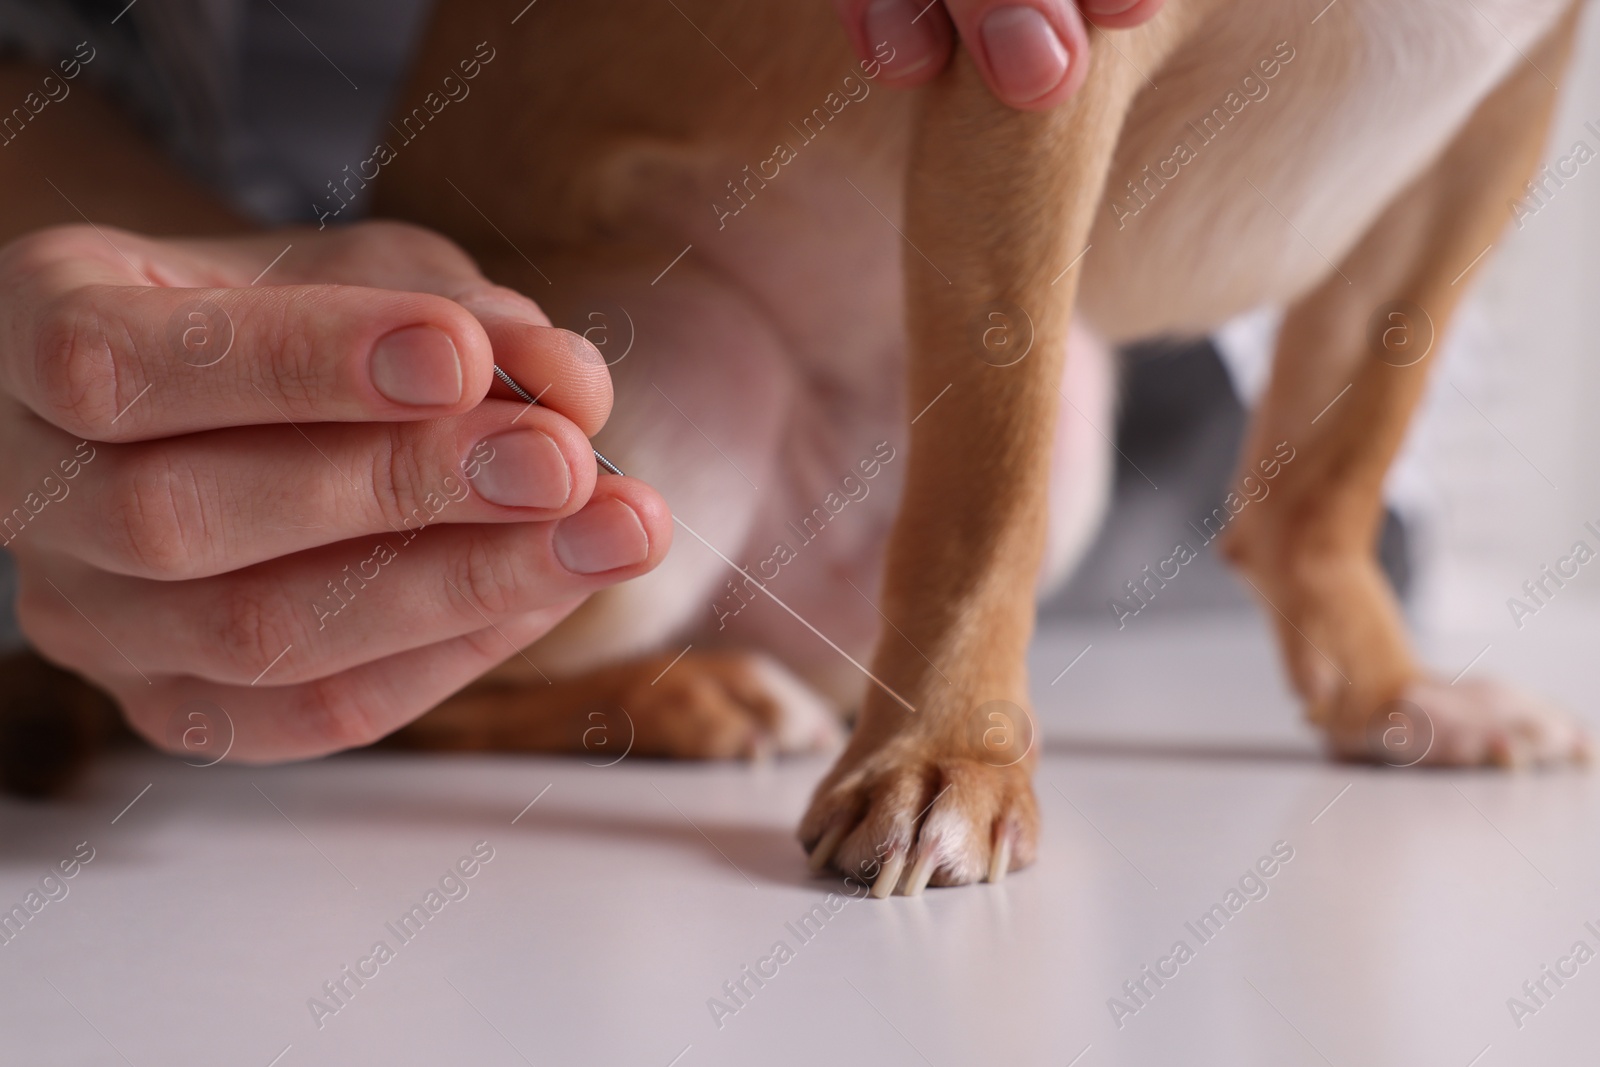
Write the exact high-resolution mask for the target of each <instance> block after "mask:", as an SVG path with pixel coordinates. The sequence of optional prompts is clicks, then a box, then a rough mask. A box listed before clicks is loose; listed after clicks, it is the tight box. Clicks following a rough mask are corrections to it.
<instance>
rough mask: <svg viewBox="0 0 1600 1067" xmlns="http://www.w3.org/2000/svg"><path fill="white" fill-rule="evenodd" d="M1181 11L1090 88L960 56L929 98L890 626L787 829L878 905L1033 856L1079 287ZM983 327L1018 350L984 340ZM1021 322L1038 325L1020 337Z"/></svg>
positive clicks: (909, 235)
mask: <svg viewBox="0 0 1600 1067" xmlns="http://www.w3.org/2000/svg"><path fill="white" fill-rule="evenodd" d="M1177 18H1178V12H1177V10H1176V9H1169V11H1168V12H1167V13H1166V14H1165V15H1164V16H1163V17H1162V18H1160V19H1157V20H1156V22H1154V23H1151V24H1150V25H1149V26H1147V27H1145V28H1144V29H1143V30H1141V31H1138V32H1135V33H1129V34H1125V35H1121V36H1120V37H1119V40H1118V45H1119V47H1120V49H1121V52H1122V53H1123V55H1120V56H1119V54H1118V53H1117V52H1116V51H1113V50H1112V49H1110V48H1109V47H1106V48H1104V50H1102V48H1101V44H1100V43H1097V44H1096V45H1095V47H1094V49H1093V50H1092V53H1091V54H1090V55H1089V56H1086V57H1085V60H1086V61H1088V62H1090V63H1091V67H1090V70H1089V71H1088V73H1087V79H1086V82H1085V84H1084V87H1083V89H1082V90H1081V91H1080V92H1079V93H1078V95H1077V96H1076V97H1075V98H1074V99H1073V100H1072V101H1071V102H1070V103H1069V104H1066V105H1064V106H1062V107H1060V108H1058V109H1054V110H1051V111H1046V112H1040V113H1019V112H1013V111H1010V110H1008V109H1007V108H1005V107H1004V106H1002V105H1000V104H999V103H997V102H996V101H994V100H993V98H992V97H991V96H990V94H989V93H988V91H987V90H986V89H985V88H984V86H983V83H982V81H981V79H980V78H979V76H978V73H977V70H976V68H975V67H974V65H973V63H972V61H971V59H970V57H968V56H967V55H966V54H965V53H960V54H958V56H957V58H956V60H955V62H954V64H953V66H952V68H951V69H950V70H949V71H947V72H946V73H945V74H944V75H943V76H942V77H941V79H940V80H939V81H937V82H935V83H934V85H933V86H932V87H931V88H930V89H929V90H927V91H926V95H925V96H924V98H923V100H922V101H921V108H920V112H919V117H918V120H917V127H916V134H915V138H914V142H913V151H912V159H911V166H910V173H909V179H908V182H909V184H908V189H907V203H906V217H905V236H906V244H907V247H906V249H905V250H904V256H903V262H904V264H905V275H906V289H907V298H908V299H907V331H908V338H909V341H910V347H909V365H910V397H909V403H908V405H907V410H908V411H911V412H918V411H923V409H924V408H926V407H927V405H928V404H929V403H930V402H931V401H933V400H934V399H935V398H936V397H938V396H940V395H941V394H942V393H943V392H945V391H946V390H948V392H949V395H948V396H946V397H945V398H944V399H943V400H942V401H940V402H939V403H938V404H936V405H935V406H934V407H932V408H931V409H929V410H927V412H926V413H925V414H924V415H923V416H922V417H920V418H919V419H918V420H917V421H915V422H914V424H913V425H912V427H911V456H910V460H909V467H908V470H907V484H906V489H905V495H904V497H903V503H902V505H901V509H900V513H899V516H898V519H897V522H896V525H895V528H894V532H893V535H892V538H891V540H890V545H889V556H888V561H887V570H886V574H885V580H884V588H883V597H882V608H883V611H884V613H885V614H886V615H887V617H888V618H889V619H890V620H891V621H892V623H893V630H892V631H885V633H884V635H883V637H882V639H881V641H880V644H879V647H878V652H877V655H876V657H875V658H874V660H873V668H872V675H873V684H872V685H870V686H869V688H868V690H867V696H866V700H865V702H864V704H863V708H862V712H861V716H860V719H859V720H858V723H857V726H856V730H855V734H854V736H853V737H852V738H851V741H850V745H849V747H848V748H847V749H846V751H845V753H844V755H843V756H842V757H841V758H840V760H839V763H838V764H837V765H836V766H835V767H834V768H833V770H832V771H831V772H830V773H829V774H828V776H827V777H826V778H825V779H824V780H823V782H822V783H821V784H820V785H819V786H818V788H817V791H816V795H815V796H814V798H813V800H812V802H811V807H810V810H809V811H808V812H807V814H806V816H805V819H804V822H803V823H802V825H801V828H800V839H801V841H802V843H803V844H804V845H805V846H806V847H807V848H808V849H810V850H811V852H812V858H813V863H814V864H815V865H817V866H821V865H822V864H824V863H828V862H831V863H832V864H833V865H834V866H836V867H838V868H840V869H842V870H845V871H850V872H855V873H858V874H860V875H862V876H864V877H866V878H868V879H872V880H875V884H874V887H873V892H874V893H875V894H877V895H880V896H882V895H886V894H887V893H889V892H891V891H893V890H894V889H895V887H896V885H897V884H898V882H899V881H900V879H901V876H902V874H903V875H904V876H905V878H906V891H907V892H910V893H915V892H920V891H921V889H922V888H923V887H924V886H925V885H928V884H938V885H951V884H962V883H967V882H974V881H978V880H980V879H983V878H985V877H987V878H990V879H998V878H999V877H1001V876H1002V875H1004V874H1005V872H1006V871H1007V870H1008V869H1012V868H1016V867H1020V866H1023V865H1025V864H1026V863H1028V862H1029V861H1030V860H1031V859H1032V858H1033V854H1034V847H1035V840H1036V835H1037V825H1038V811H1037V805H1036V803H1035V801H1034V796H1033V790H1032V786H1031V782H1030V774H1031V769H1032V766H1033V763H1034V761H1035V760H1036V753H1034V752H1033V751H1031V748H1032V744H1031V742H1032V729H1031V725H1030V724H1031V719H1030V718H1029V715H1028V713H1027V712H1026V711H1025V710H1024V709H1025V706H1026V705H1027V703H1028V685H1027V675H1026V669H1025V664H1024V656H1025V653H1026V650H1027V645H1028V641H1029V638H1030V636H1031V633H1032V628H1033V616H1034V590H1035V585H1036V580H1037V577H1038V573H1039V566H1040V559H1041V552H1042V549H1043V544H1044V538H1045V527H1046V511H1047V508H1048V502H1047V497H1048V480H1049V479H1048V468H1049V464H1050V454H1051V449H1052V444H1051V442H1052V439H1053V435H1054V432H1055V420H1056V411H1057V405H1058V400H1059V395H1058V392H1057V389H1058V387H1059V386H1060V384H1061V381H1062V377H1061V371H1062V360H1063V353H1064V351H1065V348H1066V338H1067V329H1068V322H1069V319H1070V316H1071V310H1072V299H1073V293H1074V291H1075V288H1076V282H1077V276H1078V271H1077V269H1076V268H1075V267H1074V266H1073V261H1074V260H1075V259H1077V258H1078V257H1079V255H1080V253H1081V252H1082V251H1083V248H1084V242H1085V241H1086V239H1087V235H1088V233H1089V229H1090V224H1091V221H1092V216H1093V213H1094V212H1095V210H1096V208H1097V206H1098V205H1099V203H1100V196H1101V191H1102V188H1103V185H1104V182H1105V175H1106V172H1107V170H1108V168H1109V164H1110V158H1111V154H1112V150H1113V148H1114V147H1115V144H1116V141H1117V137H1118V135H1119V132H1120V129H1121V125H1122V121H1123V119H1124V117H1125V115H1126V113H1127V110H1128V108H1129V104H1130V101H1131V100H1132V99H1133V97H1134V95H1135V94H1136V92H1137V91H1138V90H1139V89H1140V87H1141V86H1143V85H1144V81H1143V79H1142V76H1141V75H1140V74H1139V73H1138V69H1137V68H1136V67H1135V66H1134V64H1138V65H1139V66H1140V67H1144V68H1145V69H1151V68H1152V67H1154V66H1155V65H1157V64H1158V63H1159V60H1160V53H1161V51H1162V49H1163V44H1162V42H1163V41H1166V40H1170V34H1171V33H1172V32H1173V31H1174V30H1175V28H1176V25H1177V23H1176V20H1177ZM996 314H998V315H1000V316H1001V317H1002V318H1003V319H1005V320H1006V321H1007V322H1009V323H1010V324H1011V325H1012V327H1013V328H1030V329H1031V333H1032V345H1031V347H1027V346H1022V345H1018V344H1015V343H1010V344H1006V345H1001V346H999V347H997V346H996V344H995V343H994V342H997V341H999V340H1001V338H1000V337H999V336H998V335H996V334H995V333H993V332H992V330H993V327H994V326H996V325H998V324H999V323H998V321H997V320H996V318H995V317H994V316H995V315H996ZM1029 324H1031V326H1030V325H1029Z"/></svg>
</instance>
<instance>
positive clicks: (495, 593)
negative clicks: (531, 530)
mask: <svg viewBox="0 0 1600 1067" xmlns="http://www.w3.org/2000/svg"><path fill="white" fill-rule="evenodd" d="M494 532H495V531H484V532H478V533H475V534H474V535H473V536H472V537H471V538H470V540H469V541H468V542H467V543H466V545H464V546H463V547H462V549H461V550H460V551H459V553H458V554H457V556H456V558H455V560H454V562H453V570H454V574H453V575H452V578H451V581H452V583H453V585H454V588H453V589H451V590H450V592H451V593H452V594H456V595H455V596H454V597H453V598H454V599H456V600H460V599H462V598H465V599H466V602H467V614H468V615H469V616H471V617H473V618H480V615H479V613H480V612H481V613H482V615H483V616H487V617H488V618H490V619H494V618H497V617H500V616H505V615H509V614H512V613H514V612H518V611H522V610H525V608H526V605H525V604H524V603H523V602H522V600H523V598H522V596H521V590H522V588H523V585H524V583H525V581H526V578H527V576H526V575H525V574H524V573H523V568H522V567H521V566H519V565H518V563H517V554H514V553H510V552H507V551H506V548H505V545H504V544H503V543H501V542H500V541H499V540H498V539H497V538H496V537H494V536H492V534H493V533H494Z"/></svg>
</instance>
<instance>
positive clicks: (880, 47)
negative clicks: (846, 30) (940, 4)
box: [865, 0, 940, 81]
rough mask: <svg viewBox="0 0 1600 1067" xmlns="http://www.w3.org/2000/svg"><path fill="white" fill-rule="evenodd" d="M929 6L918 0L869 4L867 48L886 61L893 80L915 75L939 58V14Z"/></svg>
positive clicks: (886, 71) (877, 0)
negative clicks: (934, 20)
mask: <svg viewBox="0 0 1600 1067" xmlns="http://www.w3.org/2000/svg"><path fill="white" fill-rule="evenodd" d="M929 7H931V5H926V4H919V3H917V0H872V3H871V4H868V5H867V14H866V19H865V27H866V31H867V49H868V50H869V51H870V52H872V54H873V55H874V56H876V57H878V60H879V62H881V63H882V64H883V73H884V76H886V77H887V78H889V80H891V81H893V80H894V79H896V78H903V77H905V76H906V75H908V74H915V73H916V72H917V71H919V70H921V69H922V68H923V67H926V66H927V65H928V64H929V63H932V62H933V61H934V60H935V59H937V58H938V56H939V52H940V48H939V45H940V41H939V34H938V31H937V30H935V29H934V24H933V19H935V18H937V17H939V16H938V15H937V13H934V12H931V11H929V10H928V9H929ZM924 12H926V14H925V13H924ZM913 20H915V21H913ZM885 46H887V47H885ZM884 55H887V56H889V57H890V58H888V59H884V58H883V56H884Z"/></svg>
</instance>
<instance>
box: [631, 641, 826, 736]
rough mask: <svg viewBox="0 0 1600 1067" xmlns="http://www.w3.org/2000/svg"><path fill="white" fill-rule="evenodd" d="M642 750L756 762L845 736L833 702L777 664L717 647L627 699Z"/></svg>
mask: <svg viewBox="0 0 1600 1067" xmlns="http://www.w3.org/2000/svg"><path fill="white" fill-rule="evenodd" d="M621 705H622V708H623V709H624V710H625V711H626V712H627V715H628V718H629V720H630V721H631V722H632V724H633V734H634V749H633V750H634V752H635V753H636V754H638V755H641V756H656V757H665V758H671V759H738V758H745V759H752V758H757V757H761V756H765V755H767V754H770V753H774V752H777V753H783V754H790V753H799V752H816V751H825V750H827V749H829V748H832V747H835V746H837V745H838V744H839V743H840V742H841V741H842V740H843V733H844V731H843V728H842V727H841V726H840V724H839V720H838V718H837V716H835V715H834V713H833V711H832V709H831V708H830V707H829V705H828V704H827V703H826V702H825V701H824V700H823V699H822V698H821V697H819V696H818V695H817V694H816V693H814V692H813V691H812V690H811V689H809V688H808V687H807V686H806V685H805V683H803V682H801V681H800V680H799V679H798V678H796V677H795V676H794V675H793V674H790V673H789V672H788V671H787V670H786V669H784V668H783V667H782V666H780V665H779V664H778V663H777V662H776V661H774V660H772V659H770V658H768V657H766V656H763V655H759V654H755V653H743V652H713V653H704V654H696V653H693V652H690V653H689V654H688V655H685V656H683V657H681V658H680V659H678V660H676V661H673V660H671V659H670V657H662V658H661V661H660V666H659V672H657V671H656V670H654V669H652V670H646V671H643V672H642V673H641V675H640V680H639V682H638V683H636V684H635V685H633V686H631V687H630V688H629V689H628V690H627V691H626V692H625V693H624V694H623V695H622V698H621Z"/></svg>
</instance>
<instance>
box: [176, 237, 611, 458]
mask: <svg viewBox="0 0 1600 1067" xmlns="http://www.w3.org/2000/svg"><path fill="white" fill-rule="evenodd" d="M174 243H175V244H177V245H178V246H180V248H181V249H182V250H183V251H184V252H185V253H187V254H188V256H189V257H190V259H191V261H192V262H191V263H190V270H191V271H194V272H199V271H200V270H202V269H203V268H204V267H212V268H214V269H221V270H223V271H224V280H225V281H226V283H227V284H230V285H247V284H249V282H250V280H251V279H252V278H254V277H256V276H258V275H259V276H260V277H261V279H262V281H263V282H264V283H266V284H274V285H285V284H319V283H321V284H336V285H356V286H363V287H369V288H380V289H395V290H401V291H406V292H419V293H432V294H433V295H435V296H442V297H446V298H448V299H450V300H454V301H456V302H457V303H459V304H461V305H462V306H463V307H465V308H466V309H467V310H468V311H470V312H472V313H473V314H474V315H475V316H477V318H478V321H479V322H480V323H482V325H483V328H484V330H485V332H486V333H487V334H488V336H489V341H490V344H491V345H492V347H493V349H494V356H495V360H496V362H498V363H499V364H500V365H501V366H502V367H503V368H505V370H506V371H507V372H508V373H510V374H511V376H512V377H513V378H514V379H515V380H516V381H517V383H518V384H520V385H522V386H523V388H525V389H527V390H528V392H529V393H531V394H533V395H534V396H537V397H538V398H539V403H540V404H542V405H544V406H545V407H548V408H551V409H553V410H555V411H559V412H560V413H561V414H563V415H565V416H566V417H567V418H569V419H571V420H572V421H573V422H575V423H577V424H578V426H579V427H581V428H582V429H583V432H584V433H586V434H589V435H590V436H593V435H594V434H596V433H598V432H599V430H600V427H601V426H602V425H604V424H605V420H606V417H607V416H608V415H609V414H610V410H611V375H610V374H609V372H608V371H607V370H606V368H605V362H604V360H603V359H602V358H601V357H600V355H599V353H598V352H597V351H596V350H595V348H594V346H593V345H591V344H589V342H587V341H585V340H584V339H583V338H582V337H580V336H579V335H577V334H575V333H571V332H569V331H567V330H558V329H555V328H554V327H552V326H551V325H550V320H549V318H548V317H547V316H546V315H545V313H544V311H543V310H542V309H541V308H540V307H539V305H538V304H537V303H536V302H535V301H533V300H532V299H530V298H529V297H527V296H524V295H523V294H521V293H519V292H517V291H516V290H514V289H508V288H506V287H504V286H499V285H493V284H491V283H490V282H489V281H488V280H487V279H486V278H484V276H483V274H482V272H481V271H479V270H478V265H477V264H476V263H474V262H473V260H472V257H470V256H469V255H467V253H466V252H465V251H464V250H462V248H461V247H460V246H459V245H457V244H455V243H454V242H453V241H450V240H449V239H448V238H445V237H443V236H441V235H440V234H437V233H434V232H433V231H431V230H428V229H424V228H423V227H421V226H414V225H411V224H409V223H402V222H391V221H373V222H364V223H360V224H357V225H354V226H347V227H342V228H340V229H338V230H330V231H327V232H320V231H317V230H312V229H310V228H309V227H307V228H305V229H289V230H279V231H274V233H273V234H271V235H264V236H261V237H256V238H251V239H248V240H240V239H232V238H230V239H225V240H219V239H214V238H212V239H204V240H192V241H181V242H174ZM280 253H281V254H280ZM274 257H277V258H276V259H274ZM269 261H270V262H271V263H272V267H271V270H270V271H269V272H268V273H267V274H265V275H260V266H261V265H262V264H265V263H268V262H269ZM219 265H220V266H219ZM195 277H196V279H197V280H194V281H191V282H189V283H188V284H194V285H203V284H215V280H214V279H213V280H211V281H207V280H204V279H203V278H202V277H201V276H200V275H199V274H198V273H196V275H195ZM490 395H492V396H500V397H504V398H507V399H509V398H511V397H513V396H514V394H513V393H512V392H511V391H510V390H509V389H507V388H506V387H505V386H504V385H501V384H499V383H498V382H496V383H494V385H493V388H492V389H491V392H490Z"/></svg>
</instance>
